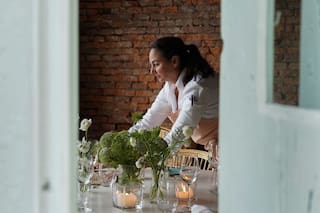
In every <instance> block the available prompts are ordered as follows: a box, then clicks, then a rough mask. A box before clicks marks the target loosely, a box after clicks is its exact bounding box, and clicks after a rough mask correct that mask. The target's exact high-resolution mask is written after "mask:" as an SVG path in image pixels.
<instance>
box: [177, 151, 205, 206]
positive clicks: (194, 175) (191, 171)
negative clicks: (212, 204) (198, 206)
mask: <svg viewBox="0 0 320 213" xmlns="http://www.w3.org/2000/svg"><path fill="white" fill-rule="evenodd" d="M199 172H200V167H199V160H198V158H196V157H190V156H182V159H181V167H180V171H179V176H180V177H181V179H182V180H183V181H184V182H185V183H186V185H187V186H188V187H187V188H188V189H187V191H186V193H187V194H186V195H187V196H186V198H187V205H186V206H184V207H183V208H182V209H181V207H179V209H178V211H182V212H185V211H191V206H192V196H191V193H193V195H195V192H192V191H191V190H192V189H191V185H192V184H194V183H195V182H196V181H197V179H198V175H199ZM179 193H181V192H176V195H179ZM182 193H184V192H182ZM178 197H179V196H178ZM180 197H184V195H182V194H180Z"/></svg>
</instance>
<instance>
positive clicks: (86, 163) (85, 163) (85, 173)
mask: <svg viewBox="0 0 320 213" xmlns="http://www.w3.org/2000/svg"><path fill="white" fill-rule="evenodd" d="M94 163H95V157H83V158H78V169H77V172H78V173H77V178H78V182H79V184H78V186H79V192H78V210H79V212H91V211H92V209H90V208H88V207H87V204H88V200H87V199H88V198H87V192H88V190H89V183H90V180H91V178H92V176H93V172H94Z"/></svg>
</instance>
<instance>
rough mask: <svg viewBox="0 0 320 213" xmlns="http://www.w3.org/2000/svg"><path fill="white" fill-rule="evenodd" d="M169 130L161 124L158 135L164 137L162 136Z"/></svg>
mask: <svg viewBox="0 0 320 213" xmlns="http://www.w3.org/2000/svg"><path fill="white" fill-rule="evenodd" d="M169 132H170V129H169V128H167V127H163V126H161V127H160V134H159V136H160V137H162V138H164V137H166V135H167V134H168V133H169Z"/></svg>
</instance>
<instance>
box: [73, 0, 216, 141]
mask: <svg viewBox="0 0 320 213" xmlns="http://www.w3.org/2000/svg"><path fill="white" fill-rule="evenodd" d="M168 35H174V36H179V37H181V38H183V39H184V40H185V42H186V43H194V44H196V45H197V46H198V47H199V48H200V51H201V53H202V54H203V56H205V57H206V58H207V60H208V61H209V62H210V64H211V65H212V66H213V67H214V69H215V70H216V71H217V72H219V65H220V52H221V49H222V41H221V37H220V0H161V1H159V0H135V1H134V0H127V1H124V0H95V1H94V0H86V1H85V0H80V56H79V58H80V90H79V91H80V94H79V95H80V118H84V117H87V118H92V119H93V122H94V123H93V125H92V127H90V136H92V137H96V138H97V137H99V136H100V135H101V134H102V133H103V132H105V131H110V130H122V129H127V128H128V127H130V126H131V122H132V121H131V120H130V118H131V114H132V113H133V112H136V111H138V112H142V113H143V112H145V111H146V109H147V108H148V107H149V106H150V104H151V103H152V101H153V100H154V98H155V96H156V95H157V93H158V91H159V89H160V88H161V86H162V85H161V84H160V83H158V82H157V80H156V79H155V78H154V77H153V76H152V75H150V74H149V73H148V72H147V69H146V65H147V63H148V52H149V45H150V43H151V42H152V41H154V40H155V39H156V38H158V37H161V36H168Z"/></svg>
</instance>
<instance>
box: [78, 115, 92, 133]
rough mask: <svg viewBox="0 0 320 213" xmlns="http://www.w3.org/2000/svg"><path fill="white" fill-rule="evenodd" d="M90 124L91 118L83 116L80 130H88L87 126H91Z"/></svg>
mask: <svg viewBox="0 0 320 213" xmlns="http://www.w3.org/2000/svg"><path fill="white" fill-rule="evenodd" d="M91 124H92V119H86V118H84V119H83V120H82V121H81V123H80V128H79V129H80V130H82V131H84V132H86V131H88V129H89V127H90V126H91Z"/></svg>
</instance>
